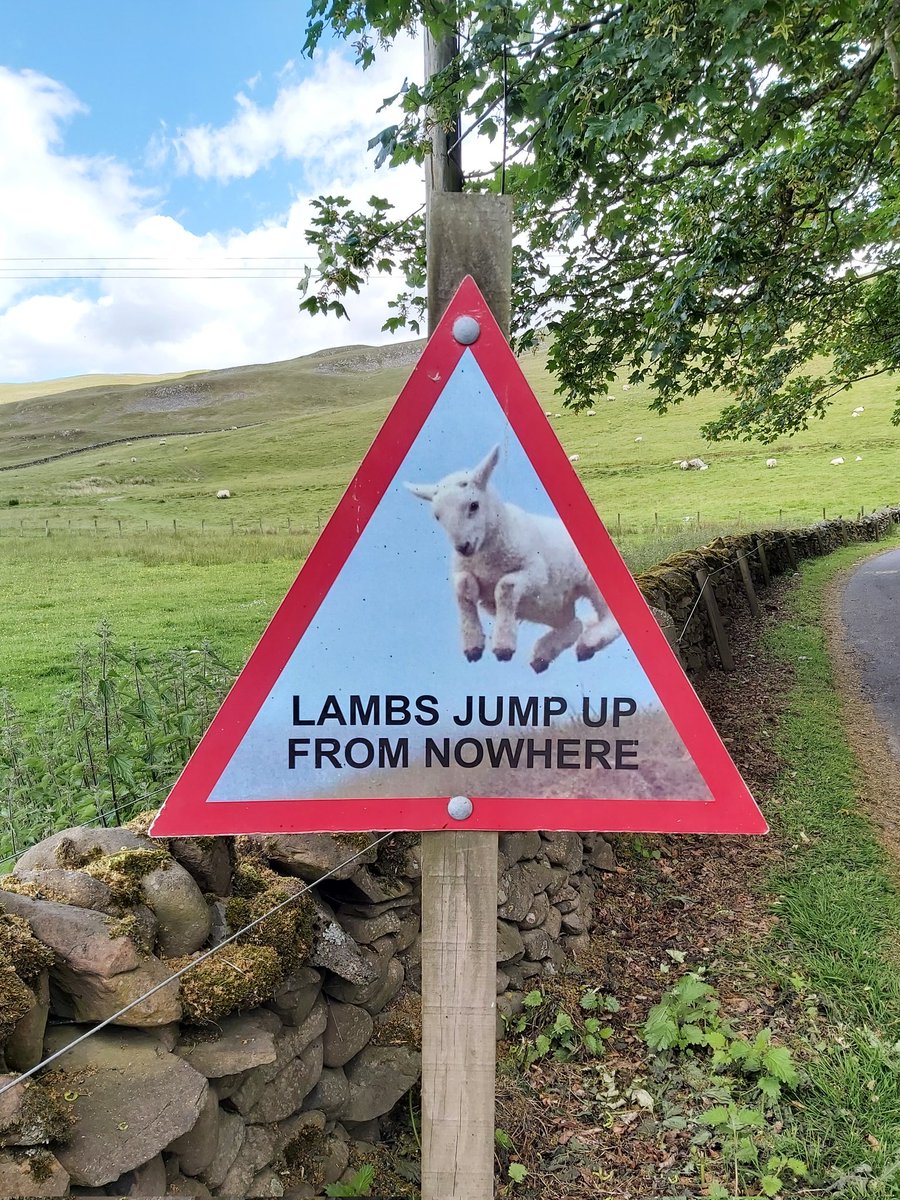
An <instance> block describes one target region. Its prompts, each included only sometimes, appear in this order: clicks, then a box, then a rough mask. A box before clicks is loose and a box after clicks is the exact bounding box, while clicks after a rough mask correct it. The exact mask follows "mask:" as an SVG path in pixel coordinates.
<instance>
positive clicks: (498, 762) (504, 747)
mask: <svg viewBox="0 0 900 1200" xmlns="http://www.w3.org/2000/svg"><path fill="white" fill-rule="evenodd" d="M524 744H525V739H524V738H519V739H518V740H517V741H515V742H513V741H512V740H511V739H510V738H500V739H499V741H494V739H493V738H488V741H487V753H488V759H489V761H490V764H491V766H492V767H502V766H503V761H504V759H505V760H506V762H507V763H508V764H509V766H511V767H517V766H518V765H519V759H520V758H521V757H522V747H523V745H524ZM513 747H515V749H513Z"/></svg>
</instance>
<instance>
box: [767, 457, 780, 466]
mask: <svg viewBox="0 0 900 1200" xmlns="http://www.w3.org/2000/svg"><path fill="white" fill-rule="evenodd" d="M766 466H767V467H777V466H778V459H777V458H767V459H766Z"/></svg>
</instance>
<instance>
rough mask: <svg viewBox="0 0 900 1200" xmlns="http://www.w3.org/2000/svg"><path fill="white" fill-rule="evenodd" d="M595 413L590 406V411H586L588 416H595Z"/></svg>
mask: <svg viewBox="0 0 900 1200" xmlns="http://www.w3.org/2000/svg"><path fill="white" fill-rule="evenodd" d="M596 415H597V413H596V412H595V410H594V409H593V408H592V409H591V410H590V412H589V413H588V416H589V417H596Z"/></svg>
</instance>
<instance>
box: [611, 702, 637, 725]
mask: <svg viewBox="0 0 900 1200" xmlns="http://www.w3.org/2000/svg"><path fill="white" fill-rule="evenodd" d="M636 712H637V701H636V700H632V698H631V697H630V696H616V697H615V699H614V700H613V725H614V726H615V728H616V729H618V728H619V723H620V722H621V720H622V718H623V717H633V716H634V714H635V713H636Z"/></svg>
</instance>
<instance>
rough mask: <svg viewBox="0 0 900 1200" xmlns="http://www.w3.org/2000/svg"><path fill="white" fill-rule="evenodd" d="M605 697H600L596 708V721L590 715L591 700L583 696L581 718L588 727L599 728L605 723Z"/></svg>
mask: <svg viewBox="0 0 900 1200" xmlns="http://www.w3.org/2000/svg"><path fill="white" fill-rule="evenodd" d="M606 710H607V699H606V697H605V696H601V697H600V707H599V709H598V710H597V719H596V721H595V720H594V718H593V717H592V716H591V701H590V699H589V697H587V696H585V697H584V699H583V700H582V702H581V719H582V721H583V722H584V724H585V725H587V726H588V728H589V729H599V728H600V727H601V725H605V724H606Z"/></svg>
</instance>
